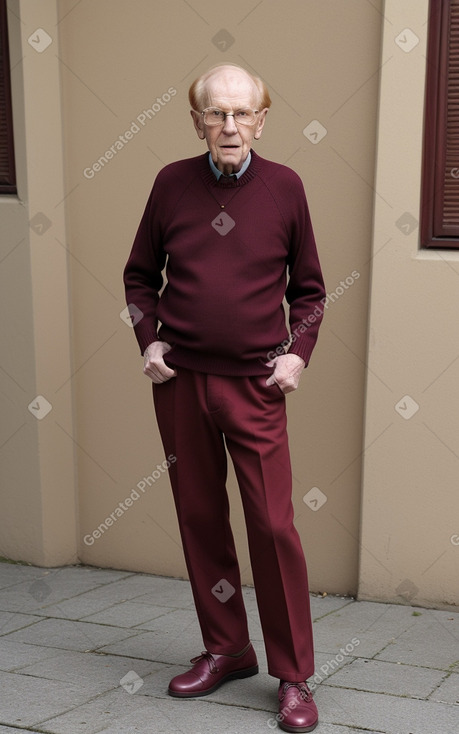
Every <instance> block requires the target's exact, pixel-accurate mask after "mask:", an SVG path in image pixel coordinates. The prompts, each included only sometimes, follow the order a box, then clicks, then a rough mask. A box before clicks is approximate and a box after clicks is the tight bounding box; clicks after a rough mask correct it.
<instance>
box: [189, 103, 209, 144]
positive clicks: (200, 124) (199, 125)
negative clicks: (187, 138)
mask: <svg viewBox="0 0 459 734" xmlns="http://www.w3.org/2000/svg"><path fill="white" fill-rule="evenodd" d="M190 115H191V117H192V118H193V124H194V128H195V130H196V132H197V133H198V138H199V140H204V138H205V137H206V136H205V133H204V120H203V119H202V115H200V114H199V112H196V110H190Z"/></svg>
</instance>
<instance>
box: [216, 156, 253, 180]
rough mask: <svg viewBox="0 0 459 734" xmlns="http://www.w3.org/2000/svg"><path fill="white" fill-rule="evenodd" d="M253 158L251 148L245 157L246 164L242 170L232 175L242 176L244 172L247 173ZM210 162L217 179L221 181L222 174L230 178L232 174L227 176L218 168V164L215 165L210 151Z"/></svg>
mask: <svg viewBox="0 0 459 734" xmlns="http://www.w3.org/2000/svg"><path fill="white" fill-rule="evenodd" d="M251 160H252V154H251V152H250V150H249V155H248V156H247V158H246V159H245V161H244V164H243V166H242V168H241V170H240V171H238V172H237V173H234V174H231V175H233V176H236V178H240V177H241V176H242V174H243V173H245V172H246V170H247V169H248V167H249V166H250V161H251ZM209 163H210V167H211V169H212V171H213V172H214V174H215V178H216V179H217V181H219V180H220V178H221V177H222V176H223V178H230V176H225V175H224V174H223V173H222V172H221V171H219V170H218V168H217V166H216V165H215V163H214V162H213V160H212V156H211V154H210V153H209Z"/></svg>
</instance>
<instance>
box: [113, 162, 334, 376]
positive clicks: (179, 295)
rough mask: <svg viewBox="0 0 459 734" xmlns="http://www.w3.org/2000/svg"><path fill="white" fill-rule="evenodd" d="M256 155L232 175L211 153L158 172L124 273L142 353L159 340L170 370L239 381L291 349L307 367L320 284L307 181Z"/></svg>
mask: <svg viewBox="0 0 459 734" xmlns="http://www.w3.org/2000/svg"><path fill="white" fill-rule="evenodd" d="M251 154H252V159H251V162H250V165H249V167H248V168H247V170H246V171H245V172H244V173H243V175H242V176H240V177H239V178H237V179H235V178H231V179H227V178H223V177H222V178H220V179H219V181H217V180H216V178H215V175H214V173H213V171H212V170H211V168H210V166H209V161H208V153H206V154H204V155H200V156H196V157H194V158H188V159H185V160H181V161H176V162H174V163H170V164H169V165H166V166H165V167H164V168H163V169H162V170H161V171H160V172H159V173H158V175H157V177H156V180H155V182H154V184H153V188H152V190H151V193H150V196H149V198H148V201H147V204H146V207H145V211H144V213H143V216H142V219H141V221H140V225H139V227H138V230H137V234H136V236H135V239H134V243H133V246H132V250H131V253H130V256H129V259H128V261H127V264H126V267H125V270H124V283H125V290H126V300H127V303H128V307H129V311H130V314H131V318H132V323H133V327H134V331H135V335H136V337H137V341H138V344H139V347H140V351H141V353H142V354H143V353H144V351H145V349H146V348H147V347H148V346H149V345H150V344H151V343H152V342H154V341H164V342H167V343H168V344H169V345H170V346H171V350H170V351H168V352H167V353H166V354H165V356H164V359H165V361H166V363H167V364H168V365H169V366H171V367H174V368H175V367H182V368H184V369H189V370H196V371H198V372H205V373H209V374H216V375H228V376H236V377H237V376H250V375H259V374H267V373H271V372H272V368H269V367H267V362H269V361H270V360H271V359H272V358H273V357H274V356H276V355H277V354H283V353H284V350H285V351H288V352H290V353H294V354H297V355H299V356H300V357H302V359H303V360H304V361H305V364H306V365H307V364H308V362H309V359H310V356H311V353H312V350H313V348H314V346H315V343H316V340H317V335H318V330H319V325H320V322H321V320H322V316H323V306H322V303H323V302H324V298H325V289H324V283H323V279H322V273H321V269H320V265H319V259H318V255H317V248H316V243H315V239H314V234H313V229H312V225H311V219H310V216H309V210H308V205H307V201H306V196H305V192H304V188H303V184H302V181H301V179H300V178H299V176H298V175H297V174H296V173H295V172H294V171H293V170H292V169H290V168H288V167H287V166H284V165H281V164H278V163H274V162H272V161H268V160H266V159H264V158H262V157H261V156H259V155H258V154H257V153H255V151H253V150H252V151H251ZM166 263H167V264H166ZM163 271H165V272H164V273H163ZM164 283H165V285H164ZM163 285H164V288H163ZM162 289H163V290H162ZM284 297H285V300H286V301H287V303H288V306H289V308H288V322H289V327H290V334H289V330H288V328H287V324H286V316H285V311H284V305H283V301H284ZM321 302H322V303H321Z"/></svg>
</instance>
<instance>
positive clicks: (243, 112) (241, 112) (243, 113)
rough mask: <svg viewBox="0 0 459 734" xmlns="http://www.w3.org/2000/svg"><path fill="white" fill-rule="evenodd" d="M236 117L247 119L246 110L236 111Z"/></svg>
mask: <svg viewBox="0 0 459 734" xmlns="http://www.w3.org/2000/svg"><path fill="white" fill-rule="evenodd" d="M236 115H237V116H238V117H247V110H238V111H237V112H236Z"/></svg>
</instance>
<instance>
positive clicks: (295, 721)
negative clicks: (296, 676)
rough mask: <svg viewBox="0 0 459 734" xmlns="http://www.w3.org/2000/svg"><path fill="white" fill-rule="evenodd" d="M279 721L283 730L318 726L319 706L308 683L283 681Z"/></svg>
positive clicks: (299, 730) (311, 728)
mask: <svg viewBox="0 0 459 734" xmlns="http://www.w3.org/2000/svg"><path fill="white" fill-rule="evenodd" d="M278 695H279V713H278V715H277V717H276V718H277V721H278V722H279V727H280V728H281V729H283V731H289V732H305V731H312V730H313V729H315V728H316V726H317V722H318V721H319V714H318V712H317V706H316V704H315V703H314V700H313V698H312V693H311V691H310V690H309V688H308V686H307V684H306V683H289V682H288V681H281V684H280V686H279V694H278Z"/></svg>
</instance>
